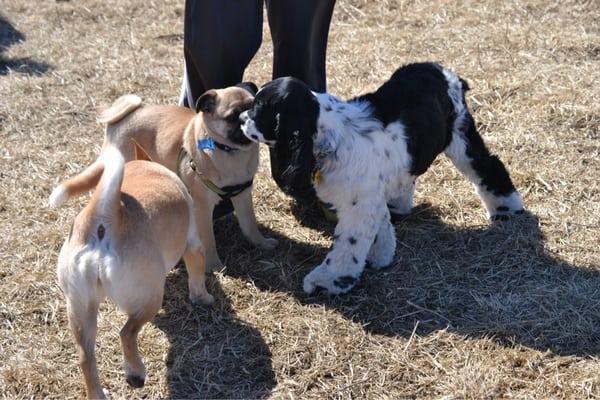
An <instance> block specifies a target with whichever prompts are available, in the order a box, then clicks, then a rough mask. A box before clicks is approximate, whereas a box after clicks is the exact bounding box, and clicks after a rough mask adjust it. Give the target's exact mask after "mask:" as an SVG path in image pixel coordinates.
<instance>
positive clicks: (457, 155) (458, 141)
mask: <svg viewBox="0 0 600 400" xmlns="http://www.w3.org/2000/svg"><path fill="white" fill-rule="evenodd" d="M445 153H446V155H447V156H448V157H449V158H450V160H452V162H453V163H454V165H455V166H456V168H458V169H459V170H460V172H462V174H463V175H464V176H465V177H466V178H467V179H469V180H470V181H471V182H472V183H473V184H474V185H475V188H476V190H477V194H478V195H479V197H480V198H481V201H482V202H483V204H484V206H485V208H486V210H487V213H488V216H489V217H490V219H492V220H505V219H508V215H510V214H520V213H522V212H523V201H522V200H521V195H520V194H519V192H517V190H516V189H515V187H514V185H513V183H512V181H511V179H510V176H509V174H508V171H507V170H506V168H505V166H504V164H503V163H502V161H500V159H499V158H498V157H497V156H495V155H493V154H490V152H489V150H488V149H487V147H486V146H485V143H484V142H483V139H482V138H481V136H480V135H479V133H478V132H477V128H476V127H475V121H474V120H473V117H472V116H471V115H470V114H469V113H468V112H466V111H464V112H463V114H462V115H461V116H459V117H458V118H457V120H456V121H455V123H454V129H453V132H452V140H451V141H450V144H449V145H448V147H447V148H446V149H445Z"/></svg>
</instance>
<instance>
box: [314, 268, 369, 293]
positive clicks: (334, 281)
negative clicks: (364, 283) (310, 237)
mask: <svg viewBox="0 0 600 400" xmlns="http://www.w3.org/2000/svg"><path fill="white" fill-rule="evenodd" d="M356 282H358V277H354V276H352V275H340V274H336V273H334V272H332V271H330V270H329V269H328V268H327V267H326V266H323V265H320V266H318V267H317V268H315V269H314V270H312V271H311V272H310V273H309V274H308V275H306V276H305V277H304V285H303V288H304V291H305V292H306V293H308V294H310V293H313V292H314V291H315V290H317V289H319V288H320V289H324V290H326V291H327V293H329V294H330V295H336V294H343V293H348V292H349V291H350V290H351V289H352V288H353V287H354V286H355V285H356Z"/></svg>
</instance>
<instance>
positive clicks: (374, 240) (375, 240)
mask: <svg viewBox="0 0 600 400" xmlns="http://www.w3.org/2000/svg"><path fill="white" fill-rule="evenodd" d="M378 237H379V235H375V239H373V244H375V243H377V238H378Z"/></svg>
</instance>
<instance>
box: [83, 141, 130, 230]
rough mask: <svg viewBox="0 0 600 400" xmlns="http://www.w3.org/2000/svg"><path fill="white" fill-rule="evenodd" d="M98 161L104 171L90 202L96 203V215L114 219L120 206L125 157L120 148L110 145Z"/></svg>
mask: <svg viewBox="0 0 600 400" xmlns="http://www.w3.org/2000/svg"><path fill="white" fill-rule="evenodd" d="M98 161H99V162H100V163H101V164H102V167H103V169H104V171H103V172H102V177H101V178H100V183H99V184H98V186H97V187H96V191H95V192H94V194H93V195H92V198H91V200H90V204H95V207H94V211H95V214H96V215H99V216H102V217H103V218H109V219H111V220H112V219H113V218H114V217H115V213H116V212H117V211H118V210H119V208H120V206H119V205H120V202H121V200H120V199H121V184H122V183H123V170H124V169H125V159H124V158H123V155H122V154H121V152H120V151H119V149H117V148H116V147H114V146H108V147H106V148H105V149H104V151H103V152H102V156H101V157H100V159H99V160H98Z"/></svg>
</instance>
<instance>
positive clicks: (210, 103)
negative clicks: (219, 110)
mask: <svg viewBox="0 0 600 400" xmlns="http://www.w3.org/2000/svg"><path fill="white" fill-rule="evenodd" d="M216 105H217V91H216V90H213V89H211V90H207V91H206V92H204V93H203V94H202V96H200V97H199V98H198V100H196V112H197V113H199V112H200V111H202V112H205V113H209V114H211V113H212V112H213V111H215V106H216Z"/></svg>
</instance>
